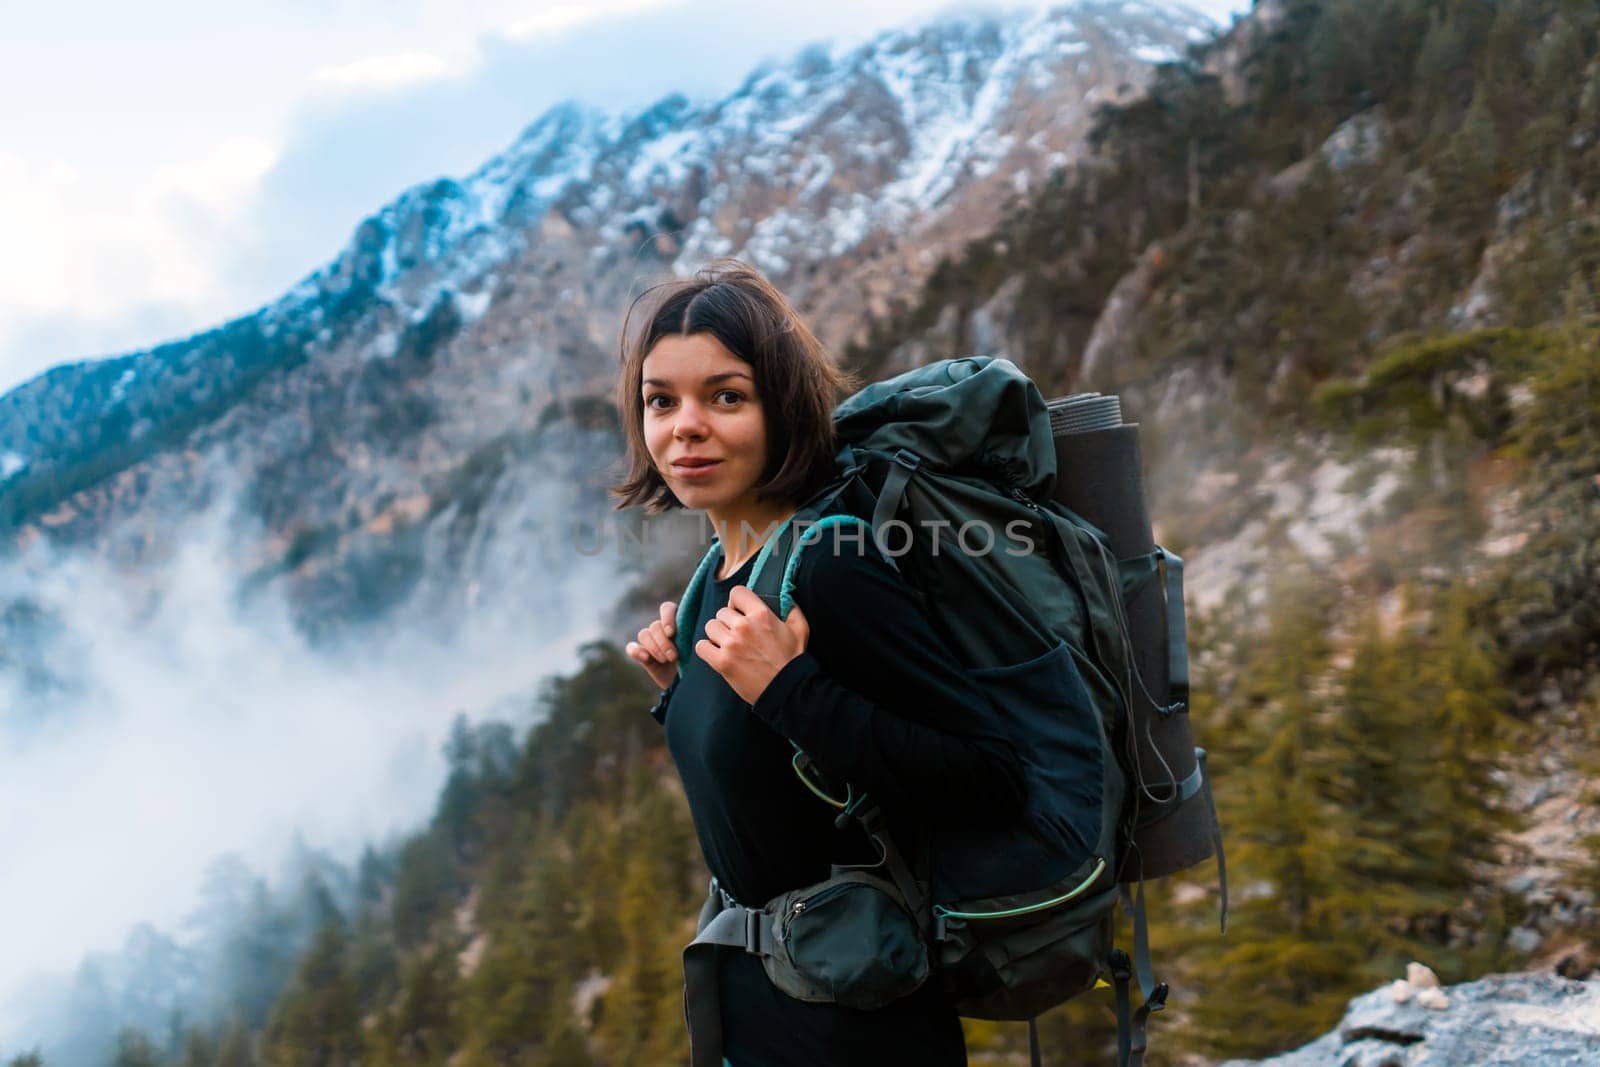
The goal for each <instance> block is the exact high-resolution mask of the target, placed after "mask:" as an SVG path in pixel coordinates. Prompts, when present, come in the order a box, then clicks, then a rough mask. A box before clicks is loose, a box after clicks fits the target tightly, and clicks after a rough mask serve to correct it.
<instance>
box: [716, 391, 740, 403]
mask: <svg viewBox="0 0 1600 1067" xmlns="http://www.w3.org/2000/svg"><path fill="white" fill-rule="evenodd" d="M723 397H728V398H730V399H728V400H726V401H724V402H725V403H728V404H737V403H738V402H739V401H741V400H743V399H744V394H743V393H741V392H739V391H738V390H735V389H722V390H719V391H718V393H717V398H718V399H719V400H720V399H722V398H723Z"/></svg>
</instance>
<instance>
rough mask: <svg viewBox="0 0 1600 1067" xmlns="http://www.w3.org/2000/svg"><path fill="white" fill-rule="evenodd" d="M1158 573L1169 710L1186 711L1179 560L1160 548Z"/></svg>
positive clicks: (1186, 643) (1186, 652)
mask: <svg viewBox="0 0 1600 1067" xmlns="http://www.w3.org/2000/svg"><path fill="white" fill-rule="evenodd" d="M1156 551H1157V552H1159V553H1160V554H1161V569H1162V570H1163V571H1164V572H1165V573H1166V593H1167V684H1168V687H1169V695H1170V702H1171V706H1172V707H1174V708H1178V707H1180V706H1181V707H1182V709H1183V710H1185V711H1187V710H1188V708H1189V632H1188V628H1187V625H1186V624H1185V622H1184V617H1183V558H1182V557H1181V556H1177V555H1175V554H1173V553H1171V552H1168V551H1167V550H1166V549H1164V548H1157V549H1156Z"/></svg>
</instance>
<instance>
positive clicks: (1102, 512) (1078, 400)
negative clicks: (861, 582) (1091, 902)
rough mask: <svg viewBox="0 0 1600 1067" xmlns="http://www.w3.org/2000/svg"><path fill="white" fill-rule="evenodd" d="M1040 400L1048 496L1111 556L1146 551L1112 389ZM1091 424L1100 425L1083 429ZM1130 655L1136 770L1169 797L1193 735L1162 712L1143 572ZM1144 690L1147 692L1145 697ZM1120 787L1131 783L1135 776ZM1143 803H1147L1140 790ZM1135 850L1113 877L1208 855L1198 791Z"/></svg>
mask: <svg viewBox="0 0 1600 1067" xmlns="http://www.w3.org/2000/svg"><path fill="white" fill-rule="evenodd" d="M1064 401H1065V402H1063V400H1053V401H1051V402H1050V407H1051V413H1052V417H1053V420H1052V421H1053V423H1054V425H1055V427H1056V437H1055V446H1056V485H1055V490H1054V491H1053V492H1052V494H1051V496H1052V497H1053V498H1054V499H1055V500H1057V501H1058V502H1060V503H1062V504H1064V505H1066V506H1067V507H1068V508H1071V509H1072V510H1073V511H1074V512H1076V513H1077V514H1079V515H1080V516H1082V517H1083V518H1084V519H1086V520H1088V521H1089V522H1091V523H1093V524H1094V525H1095V526H1097V527H1098V528H1099V529H1100V530H1102V531H1103V532H1104V533H1105V534H1106V538H1107V541H1108V542H1109V544H1110V548H1111V551H1112V553H1113V554H1114V555H1115V556H1116V557H1117V559H1118V560H1131V559H1136V558H1138V557H1140V556H1147V555H1149V554H1150V553H1151V552H1153V551H1154V550H1155V547H1156V546H1155V538H1154V535H1153V534H1152V532H1151V529H1150V514H1149V511H1148V509H1147V507H1146V504H1145V496H1144V476H1143V474H1142V467H1141V462H1140V452H1139V427H1138V425H1137V424H1127V423H1122V421H1121V410H1120V405H1119V404H1117V403H1116V398H1115V397H1102V398H1093V397H1085V396H1076V397H1068V398H1064ZM1094 426H1098V427H1100V428H1085V427H1094ZM1126 609H1127V616H1128V630H1129V637H1130V639H1131V640H1132V642H1133V648H1134V663H1135V666H1136V667H1137V669H1138V672H1139V676H1140V677H1141V678H1142V679H1143V680H1144V687H1143V688H1142V689H1141V688H1140V686H1139V685H1138V684H1137V683H1135V684H1134V686H1133V709H1132V725H1133V729H1134V732H1135V736H1136V738H1137V742H1136V751H1137V753H1138V770H1139V773H1140V776H1141V777H1142V778H1143V781H1144V786H1145V788H1146V789H1148V790H1149V792H1150V793H1153V794H1154V795H1155V796H1156V797H1166V796H1170V795H1172V790H1173V788H1174V784H1173V783H1175V782H1181V781H1182V780H1183V779H1185V778H1186V777H1188V776H1189V775H1190V774H1191V773H1192V772H1193V771H1194V769H1195V760H1196V757H1195V748H1194V734H1193V731H1192V729H1191V727H1190V723H1189V714H1188V708H1187V707H1184V708H1183V709H1182V710H1179V711H1176V712H1173V713H1171V714H1162V713H1161V712H1160V711H1159V710H1157V704H1156V703H1154V702H1152V700H1151V698H1154V701H1156V702H1159V703H1160V704H1161V705H1162V706H1165V705H1167V704H1170V703H1171V699H1172V698H1171V683H1170V678H1169V671H1168V660H1167V611H1166V595H1165V590H1164V588H1163V586H1162V583H1161V582H1159V581H1156V580H1151V581H1149V582H1147V583H1145V585H1144V587H1143V588H1142V589H1141V590H1139V592H1138V593H1137V594H1135V595H1134V596H1133V597H1132V598H1131V599H1130V600H1129V601H1128V602H1127V605H1126ZM1146 690H1148V695H1146ZM1128 787H1129V789H1137V788H1138V785H1137V783H1135V782H1129V783H1128ZM1143 802H1144V803H1145V804H1150V803H1152V802H1151V800H1150V798H1149V797H1148V796H1146V797H1144V801H1143ZM1134 841H1135V843H1136V844H1137V846H1138V848H1137V850H1136V851H1131V852H1130V854H1129V857H1128V862H1127V863H1125V864H1124V868H1123V870H1122V871H1120V872H1119V877H1120V879H1121V880H1122V881H1136V880H1138V879H1139V878H1140V877H1141V876H1142V877H1144V878H1158V877H1161V876H1162V875H1167V874H1172V873H1174V872H1177V871H1181V870H1185V869H1187V868H1189V867H1193V866H1194V865H1195V864H1197V863H1200V862H1201V861H1202V860H1205V859H1208V858H1209V857H1210V856H1211V855H1212V852H1213V850H1212V816H1211V810H1210V806H1209V804H1208V802H1207V799H1206V796H1205V793H1204V792H1203V791H1202V792H1200V793H1196V794H1195V795H1194V796H1191V797H1190V798H1189V799H1188V800H1186V801H1185V802H1184V803H1182V804H1181V805H1179V806H1178V807H1177V808H1176V809H1175V810H1173V811H1172V812H1171V813H1170V814H1168V815H1166V816H1165V817H1163V818H1162V819H1160V820H1159V821H1158V822H1155V823H1153V824H1151V825H1149V826H1146V827H1144V828H1142V829H1140V830H1138V831H1137V832H1136V833H1135V834H1134Z"/></svg>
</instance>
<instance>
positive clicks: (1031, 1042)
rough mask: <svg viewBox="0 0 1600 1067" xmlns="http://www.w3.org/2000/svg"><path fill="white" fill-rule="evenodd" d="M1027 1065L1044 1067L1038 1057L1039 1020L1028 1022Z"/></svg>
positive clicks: (1042, 1061)
mask: <svg viewBox="0 0 1600 1067" xmlns="http://www.w3.org/2000/svg"><path fill="white" fill-rule="evenodd" d="M1028 1064H1029V1067H1044V1060H1043V1059H1042V1058H1041V1057H1040V1055H1039V1020H1038V1019H1029V1020H1028Z"/></svg>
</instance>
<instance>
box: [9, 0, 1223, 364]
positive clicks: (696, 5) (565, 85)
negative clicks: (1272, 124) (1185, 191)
mask: <svg viewBox="0 0 1600 1067" xmlns="http://www.w3.org/2000/svg"><path fill="white" fill-rule="evenodd" d="M1249 2H1250V0H1190V6H1191V7H1194V8H1196V9H1199V10H1202V11H1205V12H1207V13H1208V14H1210V15H1211V16H1212V17H1214V18H1216V19H1218V20H1219V23H1226V22H1227V20H1228V18H1229V16H1230V14H1231V13H1234V12H1243V11H1245V10H1247V9H1248V7H1249ZM950 6H951V5H950V3H949V0H872V2H871V4H870V5H868V4H863V3H861V2H860V0H808V2H806V3H804V4H795V3H794V2H793V0H777V2H773V0H744V2H742V3H738V4H730V3H727V2H726V0H721V2H712V0H585V2H582V3H567V2H549V0H521V2H517V0H278V2H277V3H274V4H271V5H246V4H237V3H235V4H216V3H206V2H202V0H143V2H141V3H139V4H127V3H117V2H111V0H60V2H59V3H56V4H39V3H27V2H26V0H0V26H3V27H4V31H3V33H0V100H5V101H6V103H5V105H4V107H3V108H0V235H4V240H5V242H6V245H7V246H8V247H6V248H5V250H4V254H0V391H4V390H7V389H10V388H12V387H14V386H15V385H17V384H19V383H20V382H22V381H24V380H26V379H28V378H30V377H32V376H33V375H35V374H37V373H39V372H40V371H41V370H43V369H45V368H47V367H49V366H52V365H54V364H56V363H61V362H67V361H73V360H78V359H83V358H89V357H98V356H108V355H117V354H120V353H123V352H127V351H132V350H135V349H138V348H143V347H148V346H150V345H154V344H157V343H159V342H161V341H165V340H170V339H173V338H177V337H182V336H186V335H188V334H190V333H193V332H196V331H198V330H203V329H206V328H208V327H210V326H213V325H216V324H217V323H219V322H221V321H224V320H226V319H227V318H231V317H233V316H235V315H238V314H242V313H245V312H248V311H250V310H252V309H254V308H256V307H258V306H260V305H261V304H263V303H266V302H267V301H269V300H271V299H273V298H274V297H276V296H278V295H279V294H281V293H282V292H283V291H284V290H286V289H287V288H289V287H290V286H291V285H293V284H294V283H295V282H296V281H298V280H299V279H300V278H302V277H304V276H305V275H306V274H307V273H309V272H310V271H312V270H314V269H316V268H317V267H319V266H321V265H322V264H323V263H325V262H326V261H327V260H329V259H331V258H332V256H333V255H334V254H335V253H336V252H337V251H338V250H339V249H340V248H341V247H342V246H343V245H344V243H345V241H346V240H347V239H348V237H349V235H350V234H351V232H352V231H353V230H354V228H355V225H356V224H357V223H358V222H359V221H360V220H361V219H362V218H364V217H366V216H367V215H369V214H371V213H372V212H373V211H374V210H376V209H377V208H378V207H380V206H381V205H382V204H384V203H386V202H387V201H389V200H391V199H392V198H393V197H394V196H395V195H397V194H398V193H399V192H401V191H402V190H403V189H405V188H407V187H409V186H411V185H414V184H416V183H418V182H421V181H426V180H428V179H431V178H435V177H439V176H441V175H461V174H465V173H467V172H469V171H471V170H473V169H475V168H476V167H477V166H478V165H479V164H480V163H482V162H483V161H484V160H486V159H487V158H488V157H490V156H491V155H493V154H495V153H496V152H498V151H500V150H501V149H503V148H505V147H506V146H508V145H509V144H510V143H511V142H512V141H514V140H515V139H516V136H517V134H518V133H519V132H520V131H521V130H522V129H523V127H525V126H527V125H528V124H529V123H531V122H532V121H533V120H534V119H536V118H537V117H538V116H539V114H540V113H542V112H543V111H544V110H545V109H546V108H547V107H549V106H550V105H552V104H554V103H557V102H558V101H560V100H562V99H566V98H569V97H575V98H577V99H580V100H583V101H585V102H588V103H591V104H595V105H598V106H601V107H604V108H620V109H628V108H637V107H640V106H643V105H645V104H648V103H650V102H651V101H653V100H655V99H657V98H659V97H660V96H662V95H664V94H666V93H668V92H673V91H680V92H684V93H686V94H688V95H689V96H691V97H702V98H703V97H708V96H713V95H716V94H720V93H725V92H728V91H731V90H732V89H734V88H736V87H737V86H738V84H739V83H740V82H741V81H742V80H743V78H744V76H745V75H746V74H747V73H748V72H749V71H750V69H751V68H753V67H754V66H755V65H756V64H757V63H759V62H760V61H761V60H763V59H766V58H784V57H787V56H788V55H790V54H791V53H793V52H794V51H796V50H798V48H799V47H801V46H802V45H804V44H805V43H808V42H810V41H814V40H822V39H832V40H841V39H842V40H845V41H847V42H851V43H853V42H857V41H860V40H863V39H865V38H866V37H868V36H870V35H871V34H872V33H874V32H876V31H878V30H881V29H884V28H886V27H889V26H895V25H903V24H905V23H907V22H912V21H917V20H921V19H925V18H927V17H929V16H931V15H933V14H935V13H937V12H938V11H940V10H942V9H948V8H950ZM985 6H988V5H985ZM1009 6H1029V7H1036V6H1043V5H1042V4H1041V3H1039V2H1038V0H1018V3H1014V4H1012V5H1009Z"/></svg>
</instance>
